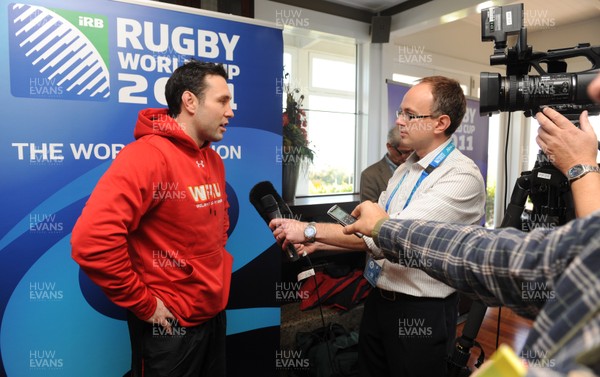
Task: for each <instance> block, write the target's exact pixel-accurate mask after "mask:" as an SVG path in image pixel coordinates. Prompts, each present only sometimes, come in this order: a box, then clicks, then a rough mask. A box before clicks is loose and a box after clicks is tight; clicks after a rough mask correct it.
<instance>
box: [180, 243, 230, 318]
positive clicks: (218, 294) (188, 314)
mask: <svg viewBox="0 0 600 377" xmlns="http://www.w3.org/2000/svg"><path fill="white" fill-rule="evenodd" d="M230 262H231V256H229V254H228V253H227V251H225V250H224V249H219V250H216V251H214V252H211V253H207V254H203V255H201V256H198V257H195V258H189V259H187V260H185V266H184V267H183V268H182V269H181V272H182V273H183V274H184V276H182V277H178V278H175V279H172V280H170V285H171V287H172V290H173V293H174V295H175V297H177V299H176V300H175V301H176V302H174V303H173V305H174V306H177V307H178V309H179V310H178V312H179V313H180V314H181V316H182V317H183V318H187V319H189V320H191V321H195V320H201V319H205V318H210V317H213V316H214V315H216V314H217V313H219V312H220V311H222V310H223V309H225V305H226V303H227V298H228V294H229V292H228V291H229V284H230V279H231V263H230Z"/></svg>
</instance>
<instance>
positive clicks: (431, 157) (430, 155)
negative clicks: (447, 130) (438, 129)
mask: <svg viewBox="0 0 600 377" xmlns="http://www.w3.org/2000/svg"><path fill="white" fill-rule="evenodd" d="M451 142H452V138H451V137H449V138H448V140H446V141H445V142H443V143H442V144H440V145H439V146H438V147H437V148H435V149H434V150H432V151H431V152H429V153H427V154H426V155H425V156H423V158H421V159H420V160H419V161H414V160H416V159H417V156H416V155H414V153H413V155H411V156H410V159H413V161H412V162H413V163H417V164H419V165H420V166H421V167H422V168H423V169H425V168H426V167H427V166H429V164H430V163H431V162H432V161H433V160H434V159H435V157H436V156H437V155H438V154H439V153H440V152H441V151H443V150H444V148H446V146H447V145H448V144H450V143H451Z"/></svg>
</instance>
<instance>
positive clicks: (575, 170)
mask: <svg viewBox="0 0 600 377" xmlns="http://www.w3.org/2000/svg"><path fill="white" fill-rule="evenodd" d="M581 173H583V166H582V165H575V166H573V167H572V168H571V169H569V172H568V174H569V178H575V177H577V176H579V175H580V174H581Z"/></svg>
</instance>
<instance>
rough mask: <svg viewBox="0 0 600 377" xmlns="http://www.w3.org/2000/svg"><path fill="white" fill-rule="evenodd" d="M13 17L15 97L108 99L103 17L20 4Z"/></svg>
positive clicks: (12, 6)
mask: <svg viewBox="0 0 600 377" xmlns="http://www.w3.org/2000/svg"><path fill="white" fill-rule="evenodd" d="M8 17H9V39H10V42H9V43H10V55H11V56H10V60H11V92H12V94H13V95H14V96H17V97H27V98H32V97H35V98H57V99H75V100H92V101H106V100H108V98H109V96H110V75H109V70H108V31H107V30H108V27H107V21H106V19H105V18H104V17H102V16H98V15H88V14H82V13H77V12H73V11H67V10H59V9H48V8H44V7H40V6H35V5H28V4H19V3H13V4H9V12H8Z"/></svg>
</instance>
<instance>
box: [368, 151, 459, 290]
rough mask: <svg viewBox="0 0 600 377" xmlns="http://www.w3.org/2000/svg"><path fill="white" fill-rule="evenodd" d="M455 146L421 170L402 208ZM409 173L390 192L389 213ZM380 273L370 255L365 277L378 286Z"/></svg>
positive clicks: (378, 267) (387, 203) (387, 209)
mask: <svg viewBox="0 0 600 377" xmlns="http://www.w3.org/2000/svg"><path fill="white" fill-rule="evenodd" d="M455 148H456V147H455V146H454V143H453V142H450V143H449V144H448V145H447V146H446V148H444V149H443V150H442V151H441V152H440V153H438V155H437V156H435V158H434V159H433V161H432V162H431V163H430V164H429V165H428V166H427V167H426V168H425V170H423V172H421V176H419V179H418V180H417V183H415V186H414V187H413V189H412V191H411V192H410V195H409V196H408V199H407V200H406V203H404V207H402V209H404V208H406V207H407V206H408V204H409V203H410V201H411V199H412V197H413V194H414V193H415V191H417V188H419V185H420V184H421V182H423V180H424V179H425V178H427V176H429V174H431V172H432V171H434V170H435V169H436V168H437V167H438V166H440V164H441V163H442V162H443V161H444V160H445V159H446V157H448V155H449V154H450V153H451V152H452V151H453V150H454V149H455ZM407 175H408V171H407V172H406V173H404V175H403V176H402V179H400V182H398V184H397V185H396V187H395V188H394V191H392V193H391V194H390V197H389V198H388V200H387V202H386V204H385V212H387V213H389V209H390V203H391V202H392V199H393V198H394V195H396V192H397V191H398V189H399V188H400V186H401V185H402V182H404V179H405V178H406V176H407ZM380 274H381V266H380V265H379V264H377V263H376V262H375V259H373V256H369V259H368V260H367V265H366V266H365V271H364V273H363V275H364V276H365V278H366V279H367V280H368V281H369V283H370V284H371V285H372V286H373V287H376V286H377V280H378V279H379V275H380Z"/></svg>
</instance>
